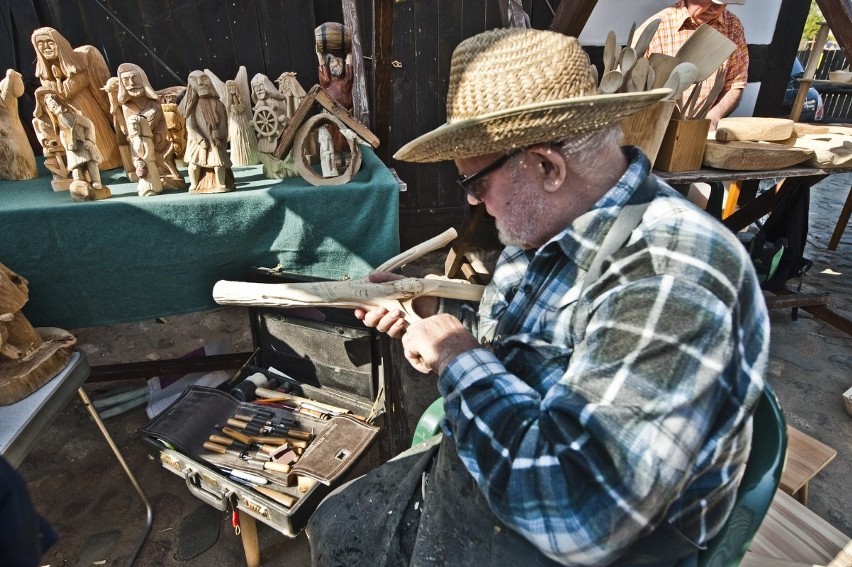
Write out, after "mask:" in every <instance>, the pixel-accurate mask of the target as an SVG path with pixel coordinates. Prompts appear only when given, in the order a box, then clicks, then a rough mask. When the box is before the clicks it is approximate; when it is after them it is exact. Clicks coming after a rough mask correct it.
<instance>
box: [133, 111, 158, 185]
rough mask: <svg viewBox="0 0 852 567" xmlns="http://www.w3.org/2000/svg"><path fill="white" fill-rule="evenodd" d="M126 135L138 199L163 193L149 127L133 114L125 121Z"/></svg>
mask: <svg viewBox="0 0 852 567" xmlns="http://www.w3.org/2000/svg"><path fill="white" fill-rule="evenodd" d="M127 134H128V137H129V140H130V149H131V150H132V153H133V166H134V168H135V173H136V178H137V179H138V182H137V184H136V192H137V193H138V194H139V196H140V197H151V196H154V195H159V194H160V193H162V192H163V183H162V181H161V180H160V170H159V169H158V167H157V154H156V151H155V150H154V139H153V134H151V126H150V125H149V124H148V120H147V119H146V118H145V116H144V115H142V114H134V115H132V116H130V117H129V118H128V119H127Z"/></svg>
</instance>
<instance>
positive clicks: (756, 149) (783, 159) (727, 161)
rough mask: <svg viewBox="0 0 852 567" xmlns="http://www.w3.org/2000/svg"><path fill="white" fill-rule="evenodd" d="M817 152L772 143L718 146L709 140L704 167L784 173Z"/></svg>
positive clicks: (737, 143)
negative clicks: (778, 170)
mask: <svg viewBox="0 0 852 567" xmlns="http://www.w3.org/2000/svg"><path fill="white" fill-rule="evenodd" d="M813 153H814V152H813V150H810V149H807V148H796V147H790V146H785V145H782V144H774V143H772V142H717V141H715V140H707V145H706V146H705V147H704V162H703V163H704V165H706V166H708V167H715V168H718V169H729V170H733V171H758V170H761V169H783V168H785V167H790V166H792V165H796V164H798V163H802V162H803V161H806V160H807V159H808V158H810V157H811V156H812V155H813Z"/></svg>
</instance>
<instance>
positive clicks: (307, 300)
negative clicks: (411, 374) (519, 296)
mask: <svg viewBox="0 0 852 567" xmlns="http://www.w3.org/2000/svg"><path fill="white" fill-rule="evenodd" d="M455 237H456V231H455V230H454V229H449V230H447V231H445V232H443V233H442V234H440V235H438V236H436V237H434V238H432V239H430V240H428V241H426V242H424V243H421V244H419V245H417V246H415V247H414V248H412V249H410V250H406V251H405V252H402V253H401V254H398V255H396V256H394V257H393V258H390V259H389V260H387V261H386V262H385V263H383V264H382V265H381V266H379V267H378V268H376V269H375V270H373V272H380V271H387V272H390V271H393V270H395V269H397V268H399V267H401V266H403V265H405V264H406V263H408V262H411V261H413V260H415V259H417V258H419V257H421V256H423V255H424V254H426V253H428V252H431V251H432V250H437V249H438V248H441V247H443V246H445V245H446V244H448V243H449V242H450V241H452V240H453V239H454V238H455ZM484 289H485V288H484V287H483V286H480V285H473V284H469V283H467V282H461V281H448V280H442V279H429V278H403V279H399V280H394V281H389V282H383V283H373V282H371V281H369V280H368V279H367V278H366V277H364V278H361V279H358V280H349V281H321V282H307V283H294V284H283V283H282V284H264V283H252V282H234V281H226V280H221V281H219V282H217V283H216V285H214V286H213V299H214V301H216V303H219V304H221V305H259V306H263V307H282V308H286V307H305V306H310V307H340V308H348V309H355V308H358V307H360V308H371V307H377V306H382V307H386V308H387V309H399V310H400V311H401V312H402V313H403V316H404V317H405V320H406V321H408V322H409V323H414V322H416V321H418V320H420V317H419V316H418V315H417V314H416V313H415V312H414V309H413V307H412V301H413V300H414V299H416V298H417V297H420V296H437V297H447V298H451V299H461V300H466V301H479V300H480V299H482V292H483V290H484Z"/></svg>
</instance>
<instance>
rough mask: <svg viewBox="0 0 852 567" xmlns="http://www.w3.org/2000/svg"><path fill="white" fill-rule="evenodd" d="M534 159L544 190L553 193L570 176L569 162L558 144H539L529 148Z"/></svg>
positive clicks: (535, 168)
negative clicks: (566, 161)
mask: <svg viewBox="0 0 852 567" xmlns="http://www.w3.org/2000/svg"><path fill="white" fill-rule="evenodd" d="M527 153H528V154H529V155H530V158H532V159H533V160H534V161H533V164H534V165H533V171H534V172H535V173H536V175H539V176H541V178H542V185H543V187H544V190H545V191H547V192H548V193H553V192H555V191H556V190H557V189H559V188H560V187H561V186H562V184H563V183H564V182H565V180H566V178H567V176H568V164H567V163H565V156H563V155H562V152H560V151H559V148H558V147H557V146H550V145H538V146H532V147H530V148H527Z"/></svg>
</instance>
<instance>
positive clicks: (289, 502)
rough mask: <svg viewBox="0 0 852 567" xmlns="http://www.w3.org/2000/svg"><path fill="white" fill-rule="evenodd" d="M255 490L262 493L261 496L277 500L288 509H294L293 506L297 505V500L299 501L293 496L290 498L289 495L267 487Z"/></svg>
mask: <svg viewBox="0 0 852 567" xmlns="http://www.w3.org/2000/svg"><path fill="white" fill-rule="evenodd" d="M253 488H254V489H255V490H257V491H258V492H260V493H261V494H263V495H264V496H268V497H269V498H272V499H273V500H275V501H276V502H278V503H279V504H283V505H284V506H286V507H287V508H292V507H293V505H294V504H296V500H298V499H297V498H294V497H293V496H290V495H289V494H285V493H284V492H281V491H280V490H273V489H271V488H267V487H265V486H255V487H253Z"/></svg>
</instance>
